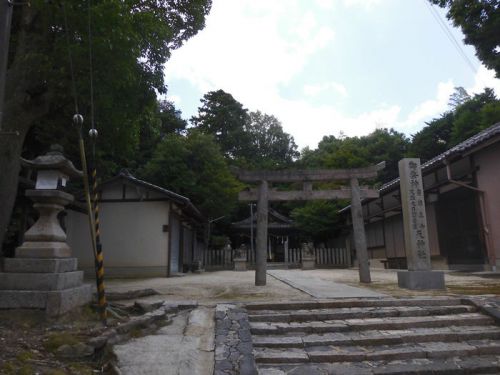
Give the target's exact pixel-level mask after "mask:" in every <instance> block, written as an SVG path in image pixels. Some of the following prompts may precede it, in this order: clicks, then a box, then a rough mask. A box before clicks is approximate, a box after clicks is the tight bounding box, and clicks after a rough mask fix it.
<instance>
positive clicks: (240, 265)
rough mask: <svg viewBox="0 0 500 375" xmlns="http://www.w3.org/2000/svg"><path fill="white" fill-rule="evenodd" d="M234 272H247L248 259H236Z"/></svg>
mask: <svg viewBox="0 0 500 375" xmlns="http://www.w3.org/2000/svg"><path fill="white" fill-rule="evenodd" d="M234 270H235V271H246V270H247V260H246V259H235V260H234Z"/></svg>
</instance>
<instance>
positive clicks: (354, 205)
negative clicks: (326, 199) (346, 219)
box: [350, 178, 371, 283]
mask: <svg viewBox="0 0 500 375" xmlns="http://www.w3.org/2000/svg"><path fill="white" fill-rule="evenodd" d="M350 182H351V216H352V226H353V229H354V244H355V246H356V257H357V258H358V265H359V281H360V282H362V283H370V282H371V277H370V266H369V264H368V251H367V249H366V236H365V223H364V220H363V208H362V207H361V198H360V192H359V183H358V179H357V178H351V181H350Z"/></svg>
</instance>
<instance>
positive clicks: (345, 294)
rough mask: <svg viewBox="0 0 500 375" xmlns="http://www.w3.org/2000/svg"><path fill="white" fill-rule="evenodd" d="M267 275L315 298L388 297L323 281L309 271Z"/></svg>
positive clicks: (281, 272)
mask: <svg viewBox="0 0 500 375" xmlns="http://www.w3.org/2000/svg"><path fill="white" fill-rule="evenodd" d="M267 274H268V275H271V276H272V277H274V278H276V279H278V280H280V281H282V282H284V283H286V284H288V285H290V286H291V287H293V288H295V289H298V290H301V291H303V292H304V293H307V294H309V295H310V296H312V297H315V298H359V297H374V298H377V297H387V295H386V294H382V293H377V292H374V291H371V290H368V289H364V288H356V287H354V286H349V285H346V284H339V283H335V282H333V281H327V280H323V279H320V278H317V277H314V273H312V272H309V271H299V270H269V271H267Z"/></svg>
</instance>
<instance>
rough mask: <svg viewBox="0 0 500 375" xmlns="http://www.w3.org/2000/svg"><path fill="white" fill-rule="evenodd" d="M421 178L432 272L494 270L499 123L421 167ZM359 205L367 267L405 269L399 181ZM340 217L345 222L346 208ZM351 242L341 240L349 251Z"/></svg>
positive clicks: (499, 228) (499, 250) (498, 242)
mask: <svg viewBox="0 0 500 375" xmlns="http://www.w3.org/2000/svg"><path fill="white" fill-rule="evenodd" d="M422 174H423V183H424V191H425V200H426V211H427V228H428V231H429V242H430V250H431V260H432V265H433V268H434V269H478V270H481V269H493V270H494V269H496V267H497V266H500V123H497V124H495V125H493V126H491V127H490V128H488V129H485V130H484V131H482V132H480V133H478V134H476V135H474V136H473V137H471V138H469V139H467V140H465V141H464V142H462V143H460V144H458V145H456V146H455V147H453V148H451V149H449V150H448V151H446V152H444V153H442V154H440V155H438V156H436V157H434V158H433V159H431V160H429V161H427V162H426V163H423V164H422ZM362 205H363V215H364V220H365V228H366V236H367V244H368V250H369V254H370V258H371V261H370V263H371V266H372V267H383V266H385V267H389V268H405V267H406V254H405V246H404V235H403V221H402V220H403V219H402V213H401V202H400V191H399V179H395V180H393V181H390V182H388V183H386V184H384V185H383V186H382V187H381V188H380V197H379V198H375V199H366V200H364V201H363V202H362ZM341 212H342V213H343V214H344V215H345V217H346V221H349V220H350V212H349V209H348V207H346V208H344V209H343V210H341ZM346 228H349V226H346ZM351 236H352V235H351V234H347V235H345V236H344V238H343V239H342V240H343V241H344V242H345V243H347V244H351V246H352V244H353V241H350V240H349V238H350V237H351Z"/></svg>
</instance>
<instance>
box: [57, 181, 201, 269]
mask: <svg viewBox="0 0 500 375" xmlns="http://www.w3.org/2000/svg"><path fill="white" fill-rule="evenodd" d="M98 191H99V212H100V228H101V230H100V232H101V242H102V246H103V252H104V266H105V270H106V275H107V276H112V277H141V276H148V277H149V276H167V277H168V276H172V275H174V274H176V273H180V272H183V271H187V270H188V269H189V268H190V267H192V266H193V264H196V263H197V262H199V261H201V260H202V259H203V254H202V252H203V251H204V249H205V230H204V225H205V219H204V218H203V216H202V215H201V214H200V212H199V211H198V209H197V208H196V207H195V206H194V205H193V204H192V203H191V201H190V200H189V199H188V198H186V197H184V196H182V195H179V194H176V193H174V192H172V191H169V190H166V189H164V188H161V187H159V186H156V185H153V184H150V183H148V182H146V181H143V180H140V179H137V178H135V177H134V176H132V175H131V174H130V173H128V172H127V171H122V172H121V173H120V174H119V175H118V176H116V177H114V178H112V179H110V180H109V181H106V182H104V183H102V184H101V185H99V187H98ZM67 212H68V213H67V217H66V218H65V220H64V221H65V226H66V231H67V236H68V243H69V245H70V246H71V248H72V249H73V254H74V256H76V257H77V258H78V262H79V266H80V268H83V269H84V270H85V271H87V272H93V268H94V258H93V253H92V246H91V242H90V235H89V224H88V218H87V215H86V213H84V212H82V211H78V210H76V209H75V208H74V209H69V210H68V211H67Z"/></svg>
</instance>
